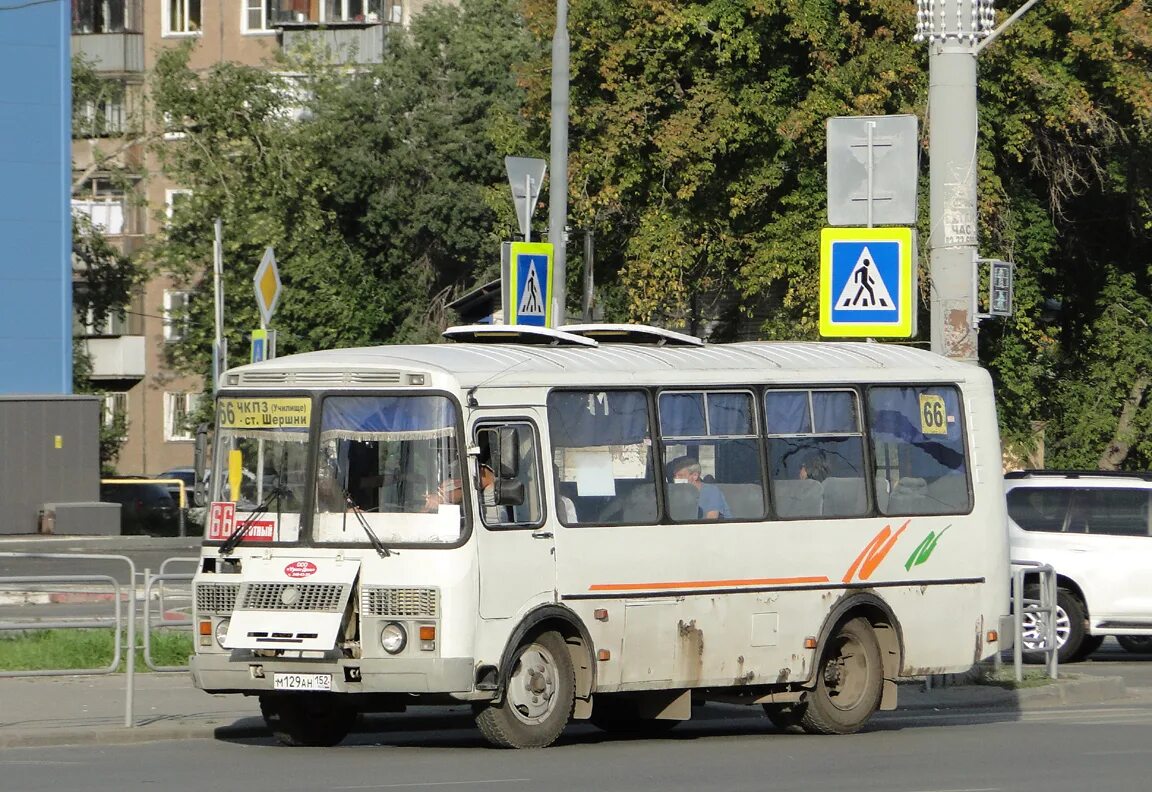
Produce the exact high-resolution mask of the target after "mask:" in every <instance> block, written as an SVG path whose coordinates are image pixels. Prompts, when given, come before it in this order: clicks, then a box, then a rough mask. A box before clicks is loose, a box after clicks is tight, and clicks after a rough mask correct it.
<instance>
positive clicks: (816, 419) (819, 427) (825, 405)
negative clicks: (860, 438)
mask: <svg viewBox="0 0 1152 792" xmlns="http://www.w3.org/2000/svg"><path fill="white" fill-rule="evenodd" d="M812 414H813V415H812V423H813V424H814V425H815V431H816V433H817V434H837V433H842V432H857V431H859V430H860V424H859V422H858V421H857V420H856V397H855V394H853V393H851V392H849V391H813V393H812Z"/></svg>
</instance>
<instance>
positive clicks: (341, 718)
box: [260, 693, 358, 747]
mask: <svg viewBox="0 0 1152 792" xmlns="http://www.w3.org/2000/svg"><path fill="white" fill-rule="evenodd" d="M260 714H261V715H263V716H264V723H265V724H267V725H268V728H269V729H270V730H271V731H272V734H273V735H274V736H275V737H276V739H277V740H279V741H280V742H282V743H283V744H284V745H291V746H297V747H327V746H331V745H336V744H337V743H339V742H340V741H341V740H343V739H344V738H345V737H347V736H348V732H350V731H352V727H353V726H355V725H356V717H357V714H358V713H357V712H356V710H354V709H352V708H351V707H349V706H348V705H347V704H344V703H342V702H340V701H338V700H336V699H335V698H334V697H333V696H332V695H331V694H328V693H317V694H311V693H300V694H292V695H279V696H277V695H265V696H261V697H260Z"/></svg>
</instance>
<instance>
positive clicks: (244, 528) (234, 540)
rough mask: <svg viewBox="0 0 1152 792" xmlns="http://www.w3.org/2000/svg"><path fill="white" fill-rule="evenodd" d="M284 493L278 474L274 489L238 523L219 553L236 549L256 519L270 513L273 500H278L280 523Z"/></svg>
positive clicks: (277, 511)
mask: <svg viewBox="0 0 1152 792" xmlns="http://www.w3.org/2000/svg"><path fill="white" fill-rule="evenodd" d="M283 494H284V488H282V487H281V486H280V477H279V476H277V477H276V481H275V482H274V483H273V485H272V489H271V490H269V491H268V495H267V496H266V497H265V498H264V502H263V503H261V504H260V505H259V506H257V507H256V508H255V509H254V510H253V511H252V513H251V514H249V515H248V518H247V519H245V520H244V522H242V523H240V524H239V525H237V526H236V530H234V531H233V532H232V533H231V534H229V535H228V538H227V539H225V540H224V544H222V545H220V550H219V554H220V555H228V554H229V553H231V552H232V551H233V550H235V549H236V545H238V544H240V540H241V539H243V538H244V537H245V536H247V535H248V532H249V531H250V530H252V526H253V525H255V524H256V520H257V519H259V518H260V517H263V516H264V515H265V514H267V513H268V507H269V506H271V505H272V502H273V501H275V502H276V515H277V524H279V515H280V496H281V495H283Z"/></svg>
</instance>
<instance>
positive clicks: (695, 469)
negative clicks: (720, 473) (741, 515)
mask: <svg viewBox="0 0 1152 792" xmlns="http://www.w3.org/2000/svg"><path fill="white" fill-rule="evenodd" d="M668 472H669V475H670V477H671V479H672V483H673V484H691V485H692V486H693V487H695V488H696V489H697V491H698V492H699V493H700V505H699V514H698V515H697V516H698V517H702V518H704V519H705V520H720V519H730V518H731V517H732V510H731V509H730V508H728V500H727V499H726V498H725V497H724V492H723V491H722V490H721V489H720V488H719V487H717V486H716V485H715V484H708V483H705V482H704V480H703V478H702V477H701V470H700V463H699V462H698V461H696V460H695V459H694V458H693V457H690V456H682V457H676V458H675V459H673V460H672V461H671V462H670V463H669V465H668Z"/></svg>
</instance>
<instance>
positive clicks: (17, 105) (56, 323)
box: [0, 0, 72, 394]
mask: <svg viewBox="0 0 1152 792" xmlns="http://www.w3.org/2000/svg"><path fill="white" fill-rule="evenodd" d="M70 10H71V4H70V3H67V2H64V0H59V1H58V2H45V3H37V4H26V3H23V2H19V0H0V177H2V179H3V184H4V186H5V189H3V190H0V393H48V394H66V393H71V392H72V267H71V253H72V230H71V214H70V201H69V197H70V187H71V175H72V152H71V134H72V131H71V105H72V98H71V96H72V94H71V91H72V86H71V80H72V74H71V57H70V32H71V28H70V19H69V13H70Z"/></svg>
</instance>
